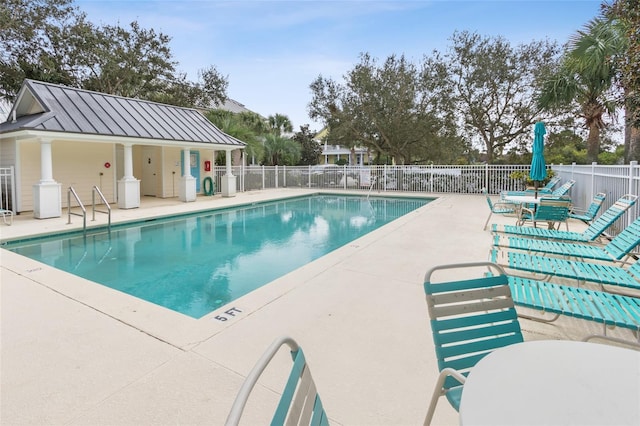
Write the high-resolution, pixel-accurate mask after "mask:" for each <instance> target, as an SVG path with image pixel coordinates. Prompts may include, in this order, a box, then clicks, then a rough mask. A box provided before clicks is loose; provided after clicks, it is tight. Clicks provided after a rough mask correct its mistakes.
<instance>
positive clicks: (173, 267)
mask: <svg viewBox="0 0 640 426" xmlns="http://www.w3.org/2000/svg"><path fill="white" fill-rule="evenodd" d="M431 200H432V199H426V198H392V197H388V198H381V197H371V198H370V199H367V198H366V197H359V196H348V195H347V196H345V195H312V196H306V197H299V198H294V199H287V200H280V201H271V202H265V203H257V204H253V205H250V206H246V205H245V206H239V207H235V208H230V209H221V210H211V211H207V212H201V213H197V214H188V215H181V216H176V217H172V218H168V219H156V220H149V221H145V222H138V223H135V224H129V225H126V226H119V227H114V228H113V229H112V231H111V232H106V231H105V230H103V231H101V232H98V233H89V234H88V235H87V236H86V237H84V236H83V235H82V233H77V234H64V235H60V236H51V237H43V238H37V239H29V240H25V241H15V242H8V243H7V244H5V245H4V248H5V249H7V250H11V251H13V252H15V253H18V254H20V255H23V256H26V257H29V258H31V259H34V260H37V261H40V262H42V263H45V264H47V265H50V266H53V267H55V268H58V269H61V270H64V271H66V272H70V273H72V274H75V275H78V276H80V277H83V278H86V279H88V280H91V281H94V282H96V283H100V284H102V285H105V286H108V287H110V288H113V289H116V290H119V291H121V292H124V293H127V294H130V295H132V296H135V297H138V298H140V299H144V300H146V301H149V302H151V303H155V304H157V305H160V306H163V307H166V308H169V309H172V310H174V311H177V312H180V313H183V314H185V315H188V316H191V317H193V318H201V317H202V316H204V315H206V314H208V313H209V312H211V311H213V310H215V309H217V308H218V307H220V306H222V305H225V304H227V303H229V302H231V301H233V300H235V299H237V298H239V297H241V296H243V295H245V294H247V293H249V292H251V291H253V290H254V289H256V288H259V287H261V286H263V285H265V284H267V283H269V282H271V281H273V280H274V279H276V278H278V277H280V276H282V275H284V274H286V273H288V272H291V271H293V270H295V269H297V268H299V267H301V266H303V265H305V264H307V263H309V262H311V261H312V260H315V259H317V258H319V257H321V256H323V255H325V254H327V253H329V252H331V251H333V250H335V249H337V248H339V247H341V246H344V245H345V244H347V243H349V242H350V241H353V240H355V239H357V238H359V237H361V236H363V235H365V234H367V233H368V232H371V231H373V230H374V229H377V228H379V227H380V226H382V225H384V224H386V223H389V222H391V221H393V220H395V219H397V218H398V217H400V216H403V215H404V214H407V213H409V212H410V211H412V210H415V209H417V208H419V207H421V206H423V205H425V204H426V203H428V202H429V201H431Z"/></svg>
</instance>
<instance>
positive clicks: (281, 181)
mask: <svg viewBox="0 0 640 426" xmlns="http://www.w3.org/2000/svg"><path fill="white" fill-rule="evenodd" d="M549 168H550V169H553V170H554V172H555V173H556V174H557V175H558V176H560V177H561V178H562V181H561V182H565V181H567V180H569V179H574V180H575V181H576V184H575V185H574V186H573V188H572V189H571V192H570V195H571V200H572V202H573V205H574V206H575V207H577V208H581V209H584V208H586V207H587V206H588V205H589V203H590V202H591V200H592V199H593V196H594V195H595V194H597V193H598V192H604V193H605V194H607V198H606V200H605V202H604V204H603V207H602V211H604V210H605V209H607V208H608V207H609V206H610V205H611V204H613V203H614V202H615V201H616V200H617V199H618V198H620V197H621V196H623V195H625V194H634V195H640V166H638V163H637V162H635V161H634V162H631V164H627V165H622V166H601V165H598V164H595V163H594V164H591V165H576V164H572V165H559V166H556V165H553V166H549ZM516 171H523V172H525V173H528V171H529V166H528V165H476V166H458V165H428V166H387V165H384V166H358V167H352V166H333V167H319V166H296V167H287V166H280V167H279V166H273V167H265V166H246V167H245V166H236V167H233V168H232V172H233V174H234V175H235V176H237V188H236V189H237V190H238V191H240V192H243V191H251V190H261V189H270V188H283V187H284V188H286V187H292V188H300V187H306V188H322V189H336V190H339V189H349V190H356V191H362V192H368V191H375V192H378V191H381V192H399V191H407V192H422V193H458V194H477V193H480V192H481V191H482V189H483V188H487V190H488V192H489V193H490V194H494V195H495V194H499V193H500V192H501V191H506V190H509V191H514V190H523V189H525V183H524V182H523V181H521V180H517V179H513V178H512V177H511V175H512V173H513V172H516ZM225 173H226V168H225V167H224V166H217V167H215V168H214V179H215V184H216V185H215V187H216V188H220V187H221V185H220V184H221V179H222V176H223V175H224V174H225ZM15 196H16V188H15V172H14V168H13V167H3V168H0V206H1V207H2V208H3V209H8V210H13V211H14V212H15V208H16V200H15ZM639 215H640V206H638V204H636V205H635V206H634V207H633V208H632V209H631V211H630V212H629V213H628V214H626V215H625V217H624V218H623V219H621V220H620V221H619V222H618V224H616V228H618V229H621V228H623V227H624V226H625V224H628V223H631V222H632V221H633V220H635V219H636V218H637V217H638V216H639ZM613 232H614V233H615V232H616V231H615V228H614V230H613Z"/></svg>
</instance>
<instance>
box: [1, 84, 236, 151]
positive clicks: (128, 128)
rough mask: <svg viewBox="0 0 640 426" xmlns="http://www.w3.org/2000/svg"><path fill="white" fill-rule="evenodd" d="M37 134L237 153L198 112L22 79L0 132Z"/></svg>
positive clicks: (233, 142) (231, 141) (233, 140)
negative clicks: (132, 140) (211, 146)
mask: <svg viewBox="0 0 640 426" xmlns="http://www.w3.org/2000/svg"><path fill="white" fill-rule="evenodd" d="M16 130H42V131H51V132H65V133H76V134H87V135H103V136H115V137H128V138H141V139H153V140H156V141H157V140H161V141H167V142H171V141H177V142H197V143H211V144H217V145H228V146H234V147H237V148H242V147H244V146H245V143H244V142H242V141H240V140H238V139H236V138H234V137H232V136H230V135H227V134H226V133H224V132H222V131H221V130H220V129H218V128H217V127H216V126H215V125H214V124H213V123H211V122H210V121H209V120H207V119H206V118H205V117H204V116H203V115H202V114H201V113H200V112H199V111H197V110H195V109H192V108H183V107H177V106H173V105H166V104H159V103H155V102H150V101H145V100H140V99H132V98H124V97H121V96H114V95H108V94H105V93H99V92H92V91H89V90H82V89H76V88H71V87H67V86H62V85H57V84H51V83H44V82H41V81H35V80H25V81H24V83H23V85H22V88H21V89H20V92H19V93H18V97H17V100H16V102H15V104H14V105H13V108H12V110H11V111H10V113H9V117H8V118H7V121H6V122H5V123H2V124H0V133H7V132H12V131H16Z"/></svg>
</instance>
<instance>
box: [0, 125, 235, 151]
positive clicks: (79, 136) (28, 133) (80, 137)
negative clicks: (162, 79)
mask: <svg viewBox="0 0 640 426" xmlns="http://www.w3.org/2000/svg"><path fill="white" fill-rule="evenodd" d="M2 140H15V141H19V140H23V141H34V142H38V141H43V140H48V141H51V142H54V141H69V142H90V143H112V144H113V143H117V144H122V145H146V146H165V147H174V148H176V147H179V148H184V149H186V148H201V149H213V150H216V151H233V150H236V149H244V148H245V147H246V145H225V144H217V143H213V142H211V143H202V142H186V141H178V140H166V139H150V138H134V137H125V136H107V135H92V134H85V133H69V132H48V131H43V130H27V129H22V130H15V131H10V132H5V133H0V141H2ZM239 142H240V143H244V142H241V141H239Z"/></svg>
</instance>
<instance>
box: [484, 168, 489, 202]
mask: <svg viewBox="0 0 640 426" xmlns="http://www.w3.org/2000/svg"><path fill="white" fill-rule="evenodd" d="M484 187H485V188H487V194H490V192H489V191H490V188H489V164H488V163H487V164H485V165H484Z"/></svg>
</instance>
